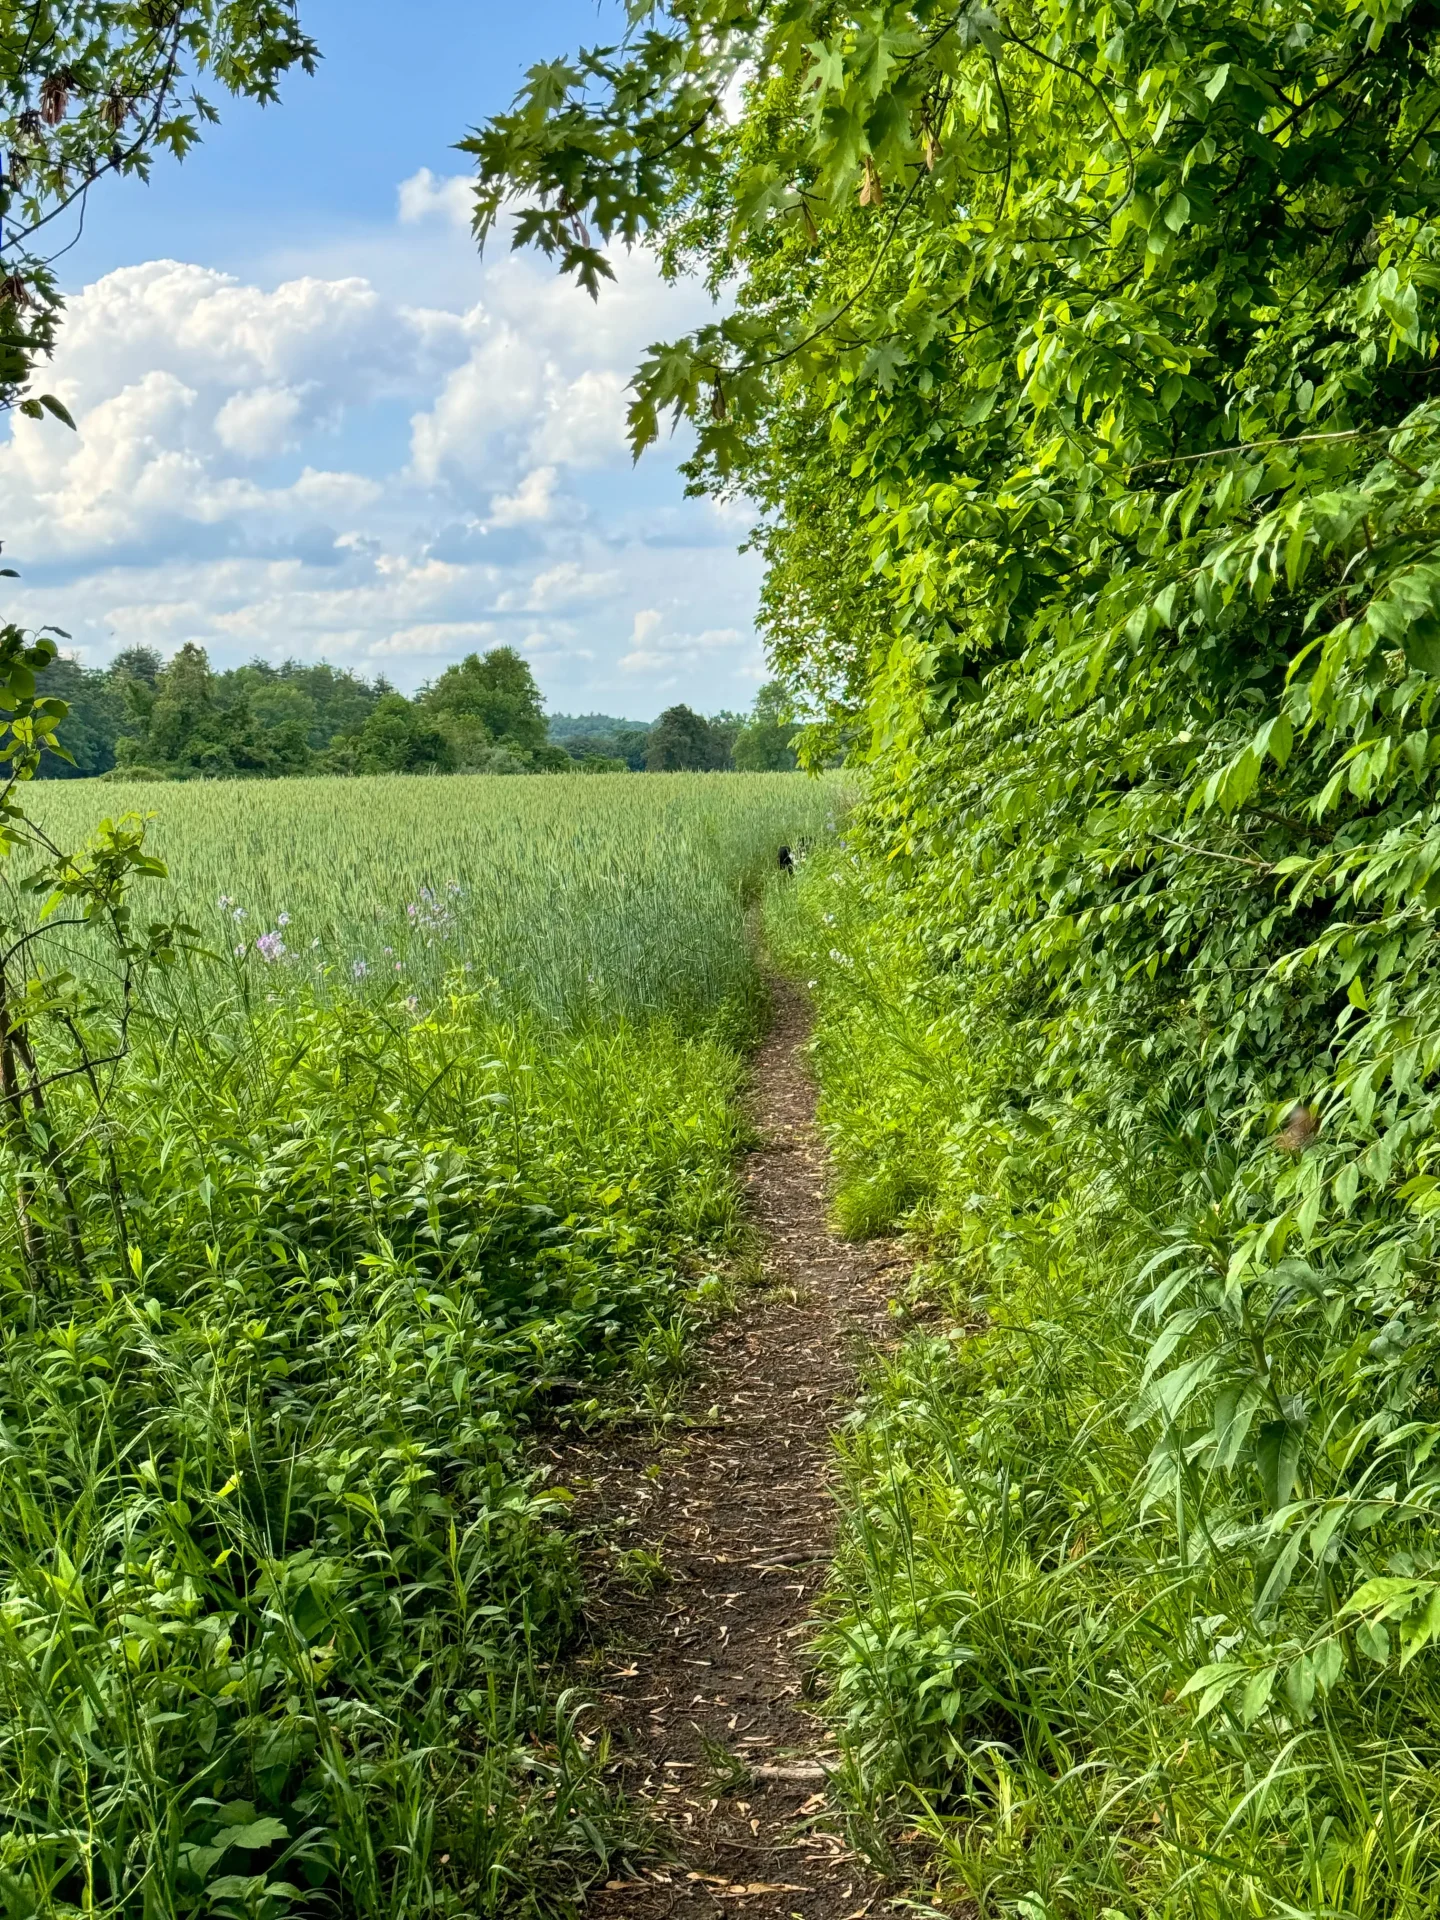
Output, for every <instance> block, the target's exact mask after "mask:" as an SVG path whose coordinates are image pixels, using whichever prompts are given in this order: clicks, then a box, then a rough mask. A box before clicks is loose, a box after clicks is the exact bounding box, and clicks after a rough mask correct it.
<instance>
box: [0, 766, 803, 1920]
mask: <svg viewBox="0 0 1440 1920" xmlns="http://www.w3.org/2000/svg"><path fill="white" fill-rule="evenodd" d="M102 794H103V804H104V806H105V808H106V810H107V811H118V810H119V809H121V808H123V806H124V805H125V803H126V802H127V800H128V799H130V798H131V797H132V796H129V795H127V794H125V793H124V792H123V790H121V791H117V790H116V789H114V788H113V787H111V788H106V789H103V790H99V789H93V788H92V789H88V790H87V789H86V788H84V787H81V786H78V785H77V786H74V787H69V788H60V787H52V788H49V789H47V790H44V791H42V792H38V793H36V795H35V798H36V801H37V811H38V812H39V813H40V814H41V816H42V817H43V819H44V820H45V823H46V825H47V826H48V827H49V828H50V829H51V830H52V831H61V830H63V829H64V828H65V827H66V826H67V825H69V826H72V827H75V826H78V825H79V824H80V823H82V822H83V821H85V820H86V819H87V818H88V817H89V815H88V808H89V807H90V806H91V805H93V803H94V801H95V800H96V799H97V798H101V797H102ZM134 797H136V798H139V799H142V800H143V801H144V802H145V803H147V804H151V805H154V806H155V808H156V810H157V812H158V815H159V817H158V819H157V821H156V823H155V831H156V839H157V842H158V844H159V846H160V848H161V850H162V851H163V852H164V854H165V855H166V857H167V858H168V859H169V861H170V863H171V865H172V868H173V872H174V880H173V883H171V884H170V885H169V886H168V887H167V886H163V885H156V886H154V887H153V888H151V889H150V896H149V900H148V902H146V901H145V900H144V895H143V894H142V893H140V892H137V896H136V906H137V912H138V913H140V914H142V915H143V914H145V913H152V914H158V913H161V912H171V913H174V912H182V913H188V914H189V915H190V916H191V917H193V918H194V919H195V920H196V921H197V923H200V924H201V925H202V927H203V929H204V931H205V932H206V936H207V942H206V943H207V946H208V947H209V948H210V950H211V952H212V953H213V954H214V955H215V956H216V957H206V955H205V954H196V955H191V956H190V957H189V959H188V960H187V962H186V963H185V964H184V965H183V966H182V967H181V968H180V969H178V970H177V971H176V973H174V974H172V975H168V976H164V977H155V978H153V979H152V981H151V983H150V986H149V987H148V988H147V991H146V994H145V995H144V996H143V997H142V999H141V1002H140V1003H139V1005H138V1006H137V1008H136V1010H135V1013H134V1015H133V1018H132V1021H131V1026H130V1031H129V1043H130V1044H129V1050H128V1054H127V1056H126V1058H125V1059H124V1061H123V1063H121V1064H120V1066H119V1067H118V1068H117V1069H116V1070H115V1072H114V1077H113V1080H110V1079H108V1078H107V1079H106V1080H103V1081H101V1082H99V1083H98V1092H99V1094H101V1095H103V1098H100V1099H98V1100H97V1097H96V1092H97V1089H95V1088H92V1086H91V1085H90V1082H89V1080H88V1079H87V1078H86V1076H84V1075H77V1076H75V1077H73V1078H71V1079H68V1080H64V1081H61V1082H59V1083H57V1084H56V1085H55V1086H54V1087H52V1088H51V1089H50V1090H49V1093H48V1096H47V1099H48V1105H47V1108H46V1111H45V1113H44V1115H43V1116H38V1117H36V1118H34V1119H31V1120H28V1121H27V1123H26V1127H25V1128H22V1129H19V1130H16V1129H14V1128H12V1129H11V1131H10V1133H9V1134H8V1136H7V1138H6V1144H5V1148H4V1151H5V1153H6V1155H7V1162H8V1164H7V1188H8V1191H9V1192H10V1194H11V1195H12V1211H11V1214H10V1217H9V1219H8V1221H7V1223H6V1234H5V1242H6V1245H5V1266H4V1272H3V1275H0V1287H3V1290H0V1904H3V1911H4V1912H5V1913H6V1914H7V1915H16V1916H20V1915H26V1916H28V1915H45V1916H52V1915H55V1916H58V1915H69V1914H73V1913H81V1912H84V1913H104V1914H114V1915H122V1914H123V1915H126V1916H129V1915H136V1916H139V1915H144V1916H145V1917H146V1920H150V1917H151V1916H171V1915H175V1916H181V1915H191V1914H194V1915H202V1914H203V1915H211V1914H216V1915H233V1916H236V1917H237V1920H238V1917H239V1916H242V1915H243V1916H253V1917H254V1920H282V1917H283V1916H285V1915H287V1914H306V1915H308V1914H312V1913H313V1914H317V1915H318V1914H321V1913H325V1914H336V1913H339V1914H347V1915H366V1916H377V1917H379V1916H385V1917H386V1920H392V1917H394V1916H400V1915H415V1916H417V1917H418V1916H421V1915H425V1916H429V1915H434V1914H444V1913H453V1914H456V1915H461V1914H464V1915H467V1916H468V1915H489V1914H496V1913H500V1912H502V1911H503V1912H512V1911H514V1912H536V1913H539V1912H546V1913H548V1912H558V1911H563V1910H567V1909H568V1907H569V1905H570V1903H571V1902H572V1900H573V1898H574V1897H575V1895H576V1894H577V1892H578V1890H579V1889H580V1888H582V1887H583V1886H584V1885H585V1884H587V1883H588V1882H589V1881H590V1880H592V1879H593V1878H594V1877H595V1876H596V1875H601V1876H603V1875H604V1874H605V1873H606V1872H607V1871H609V1870H610V1865H611V1861H612V1858H613V1857H614V1849H615V1848H616V1847H617V1846H620V1847H623V1845H624V1843H625V1838H626V1833H627V1816H626V1814H625V1812H624V1809H623V1808H621V1807H619V1806H617V1805H616V1804H615V1801H614V1798H613V1795H612V1793H611V1790H610V1787H609V1784H608V1780H607V1776H606V1772H605V1768H606V1753H605V1748H604V1743H603V1740H600V1739H598V1738H597V1737H596V1736H594V1735H593V1734H591V1733H590V1732H588V1731H587V1721H586V1718H585V1715H584V1714H583V1712H582V1711H581V1706H580V1702H579V1701H578V1700H577V1699H576V1698H575V1697H573V1696H569V1697H567V1696H565V1695H564V1693H563V1690H562V1686H561V1682H560V1680H559V1679H558V1677H557V1667H556V1662H557V1659H558V1657H559V1656H560V1654H561V1652H562V1651H563V1649H564V1646H565V1644H566V1638H567V1635H568V1634H569V1632H570V1630H571V1627H572V1624H573V1622H574V1619H575V1616H576V1609H577V1606H578V1604H579V1588H578V1581H577V1574H576V1568H575V1563H574V1559H573V1556H572V1554H571V1552H570V1549H569V1546H568V1544H567V1542H566V1538H565V1535H564V1531H563V1528H562V1527H560V1526H558V1525H557V1519H558V1516H559V1515H560V1513H561V1512H562V1510H563V1505H564V1494H563V1490H562V1489H557V1488H555V1487H553V1486H552V1485H550V1484H549V1482H548V1481H547V1480H546V1479H545V1477H544V1475H543V1474H541V1473H540V1472H538V1471H537V1470H536V1467H535V1465H534V1464H533V1462H532V1459H531V1456H530V1453H529V1451H528V1436H529V1434H530V1433H531V1432H532V1431H533V1430H534V1429H535V1427H536V1426H537V1425H539V1426H541V1427H543V1426H545V1425H546V1424H547V1423H551V1422H554V1421H556V1420H564V1421H567V1422H570V1423H575V1422H579V1423H581V1424H583V1423H585V1422H587V1421H603V1420H610V1419H615V1418H640V1419H643V1420H647V1421H649V1420H654V1419H659V1418H664V1417H666V1414H667V1408H668V1406H669V1405H670V1396H671V1395H672V1394H673V1390H674V1384H675V1381H676V1379H677V1378H678V1377H679V1376H680V1375H681V1374H682V1373H683V1368H684V1359H685V1351H686V1346H687V1342H688V1338H689V1335H690V1332H691V1330H692V1329H693V1327H694V1326H695V1325H696V1324H697V1322H698V1321H699V1320H700V1319H702V1318H703V1317H704V1316H705V1315H706V1314H707V1313H708V1312H710V1311H711V1310H712V1303H713V1302H714V1301H715V1300H717V1299H718V1298H719V1297H720V1296H721V1294H722V1292H723V1288H724V1282H723V1279H722V1277H721V1266H722V1263H723V1261H724V1259H725V1257H726V1254H727V1250H728V1248H729V1246H730V1244H731V1242H732V1239H733V1235H734V1231H735V1218H736V1215H735V1206H736V1190H735V1185H734V1180H733V1174H732V1161H733V1158H734V1155H735V1152H736V1148H737V1145H738V1142H739V1139H740V1135H741V1122H740V1119H739V1115H738V1111H737V1107H736V1102H735V1095H736V1089H737V1086H738V1082H739V1077H740V1073H741V1069H742V1056H741V1053H740V1051H739V1049H740V1046H741V1044H742V1043H743V1042H744V1041H745V1040H746V1038H747V1037H748V1036H749V1035H750V1034H751V1033H753V1031H754V1029H755V1023H756V1019H757V1015H758V1011H759V1008H760V1002H761V993H760V985H759V981H758V979H757V976H756V970H755V964H754V958H753V953H752V950H751V947H750V944H749V941H748V938H747V928H746V916H747V912H748V910H749V904H750V903H751V901H752V900H753V898H754V895H755V893H756V891H757V889H758V887H759V884H760V881H761V877H762V876H763V875H764V874H766V873H768V872H769V871H770V870H771V867H772V864H773V861H774V852H775V847H776V845H777V844H778V843H779V842H780V841H782V840H788V841H791V842H794V841H796V840H798V839H800V838H802V837H803V836H805V835H807V834H813V833H815V832H816V831H818V830H819V829H820V827H821V825H822V823H823V820H824V818H825V814H826V811H827V809H828V807H829V806H830V805H831V804H832V802H833V793H832V792H830V791H827V789H826V788H825V787H824V786H823V785H817V784H812V783H809V782H807V781H804V780H801V779H795V778H786V777H778V778H769V777H754V778H749V779H746V778H727V779H724V780H720V779H713V780H704V779H695V780H689V779H683V778H676V779H671V780H658V779H657V780H647V781H644V782H640V781H635V782H622V781H619V780H615V781H600V780H593V781H578V780H577V781H561V780H555V781H540V780H533V781H525V780H508V781H507V780H480V779H456V780H423V781H421V780H415V781H405V780H386V781H375V782H363V781H356V782H313V783H311V782H299V781H297V782H291V783H288V784H284V785H282V784H279V783H276V784H275V785H269V786H260V785H258V784H257V785H255V786H241V785H236V786H218V785H217V786H209V787H205V786H198V787H180V788H166V789H161V790H159V791H158V792H157V790H156V789H155V788H154V787H148V788H145V789H143V790H141V791H140V792H139V793H138V794H137V795H136V796H134ZM452 882H453V883H454V886H455V888H456V889H457V890H456V891H451V890H450V883H452ZM422 886H425V887H429V888H431V890H432V893H433V895H434V900H435V904H434V906H433V907H431V906H429V905H427V904H426V902H425V899H424V896H422V895H421V893H420V888H421V887H422ZM222 893H223V894H226V895H228V896H229V897H230V898H231V900H232V901H233V902H235V903H238V904H240V905H243V906H244V907H245V909H246V911H245V915H244V917H243V918H242V919H241V920H239V921H237V920H236V919H235V917H234V915H233V912H231V911H230V910H226V911H225V912H224V913H223V915H222V913H221V912H220V911H219V910H218V909H217V907H216V905H215V902H216V901H217V900H218V898H219V896H220V895H221V894H222ZM410 902H415V903H416V904H417V906H418V907H419V909H420V913H421V914H422V915H423V916H424V917H425V918H426V919H427V921H428V923H429V924H427V925H425V926H424V927H421V928H418V929H412V928H410V927H409V925H408V916H407V915H406V913H405V908H406V905H407V904H408V903H410ZM282 911H285V912H288V913H289V915H290V919H289V923H288V925H287V926H285V927H284V928H281V927H280V926H279V923H278V916H279V914H280V913H281V912H282ZM257 931H264V932H269V933H278V934H280V935H281V937H282V939H283V942H284V945H285V948H286V953H285V955H282V956H281V957H278V958H275V959H272V960H266V959H264V958H263V957H260V956H259V955H258V954H257V953H256V950H255V946H254V941H255V935H256V933H257ZM220 936H224V937H223V938H222V937H220ZM63 937H64V936H59V937H58V938H63ZM315 940H318V941H319V942H320V945H319V946H318V947H315V946H313V945H312V944H311V942H312V941H315ZM237 945H243V946H244V947H245V949H246V951H245V953H244V954H243V956H240V957H236V956H235V955H234V954H233V952H231V951H230V949H231V948H233V947H234V946H237ZM386 946H392V947H394V948H395V952H394V954H393V955H386V954H385V952H384V949H385V947H386ZM27 951H28V952H29V953H30V955H31V956H32V958H34V957H38V955H39V954H40V953H41V952H43V951H44V948H43V945H42V944H41V943H37V944H36V946H35V947H34V948H32V949H29V950H27ZM75 951H76V953H77V955H78V957H79V958H80V960H81V962H82V968H83V969H88V971H85V974H84V977H85V979H86V982H87V986H86V994H87V995H88V998H87V1001H86V1006H85V1009H84V1019H85V1020H86V1022H88V1025H89V1031H90V1034H91V1038H92V1041H93V1042H94V1043H95V1045H96V1046H97V1047H99V1048H100V1050H102V1051H103V1050H104V1049H103V1043H104V1042H105V1040H106V1038H107V1036H108V1038H109V1039H112V1040H113V1039H114V1038H115V1036H116V1033H117V1027H116V1018H117V1010H116V1009H115V1008H114V1007H113V1006H112V1005H110V1004H109V1003H108V1002H107V1000H106V998H105V992H104V976H103V972H102V971H101V970H100V969H98V968H97V967H96V966H95V964H94V962H95V951H94V949H93V944H92V945H90V946H87V945H86V944H85V943H84V942H81V943H80V944H79V946H77V948H76V950H75ZM357 959H364V960H365V961H366V963H367V964H366V968H365V970H364V972H363V975H362V977H361V978H359V979H356V977H355V972H356V969H355V965H354V963H355V961H356V960H357ZM397 959H398V961H399V970H398V971H397V970H396V967H395V961H396V960H397ZM387 963H388V964H387ZM97 983H98V984H97ZM57 1021H58V1016H51V1015H47V1014H45V1013H44V1012H41V1013H38V1014H37V1015H36V1016H35V1018H34V1021H33V1023H32V1025H31V1029H30V1031H31V1037H32V1040H33V1042H34V1044H35V1049H36V1053H37V1055H38V1056H39V1058H40V1060H41V1062H42V1065H45V1064H47V1063H63V1062H64V1061H65V1060H67V1059H70V1058H71V1057H72V1056H73V1036H71V1035H69V1034H68V1032H67V1031H66V1030H64V1029H63V1028H62V1027H61V1026H60V1025H59V1024H57ZM67 1049H68V1051H67ZM62 1172H63V1173H64V1175H65V1179H64V1181H63V1183H62V1180H61V1178H60V1175H61V1173H62ZM25 1191H28V1195H29V1198H28V1203H27V1204H28V1214H29V1219H30V1228H31V1244H30V1247H29V1249H28V1251H27V1250H26V1249H25V1247H23V1246H22V1242H21V1238H20V1235H19V1231H18V1223H17V1219H16V1216H15V1214H14V1211H13V1197H14V1196H18V1195H19V1194H21V1193H22V1192H25ZM67 1193H68V1204H67Z"/></svg>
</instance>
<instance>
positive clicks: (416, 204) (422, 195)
mask: <svg viewBox="0 0 1440 1920" xmlns="http://www.w3.org/2000/svg"><path fill="white" fill-rule="evenodd" d="M396 201H397V205H398V209H399V214H400V223H401V225H402V226H407V227H408V226H414V225H415V224H416V223H417V222H419V221H421V220H443V221H444V222H445V223H446V224H447V225H448V226H452V227H458V228H459V229H460V230H461V232H467V233H468V231H469V229H470V216H471V213H472V211H473V209H474V205H475V191H474V187H473V186H472V184H471V182H470V181H469V180H468V179H467V178H466V177H465V175H464V174H453V175H451V176H450V177H449V178H444V179H442V178H441V177H440V176H439V175H438V174H434V173H432V172H431V171H430V169H429V167H421V169H420V171H419V172H418V173H412V174H411V176H410V178H409V179H408V180H402V181H401V182H400V185H399V187H398V188H397V189H396Z"/></svg>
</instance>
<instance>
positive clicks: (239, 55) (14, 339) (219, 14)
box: [0, 0, 318, 423]
mask: <svg viewBox="0 0 1440 1920" xmlns="http://www.w3.org/2000/svg"><path fill="white" fill-rule="evenodd" d="M317 57H318V56H317V51H316V48H315V44H314V42H313V41H312V40H311V39H310V38H309V37H308V35H306V34H304V33H303V32H302V31H301V29H300V25H299V21H298V19H297V15H296V8H295V6H294V4H293V0H179V4H173V5H166V6H164V7H155V6H152V5H146V4H132V3H128V0H127V3H126V4H119V5H117V4H114V0H6V3H5V4H4V5H0V153H3V154H4V155H5V169H4V180H3V184H0V216H3V228H4V235H3V255H0V258H3V277H0V406H15V405H18V406H19V408H20V410H21V412H23V413H27V414H30V415H32V416H34V417H37V418H38V417H39V416H41V415H42V414H44V413H46V412H48V413H51V414H53V415H55V416H56V417H57V418H59V419H61V420H64V421H66V422H67V423H69V416H68V415H67V414H66V412H65V409H64V407H63V406H62V405H61V404H60V402H59V401H58V400H56V399H55V398H54V397H53V396H52V395H49V394H39V395H31V394H28V393H27V387H28V383H29V380H30V377H31V374H32V372H33V370H34V367H35V364H36V362H37V361H38V360H40V359H43V358H44V357H45V356H46V355H47V354H48V353H49V351H50V348H51V346H52V344H53V341H54V324H55V316H56V309H57V307H58V305H59V299H58V295H57V292H56V288H55V281H54V276H53V274H52V273H51V271H50V267H49V264H48V260H47V246H48V243H49V242H50V238H51V235H52V234H53V232H54V223H55V221H56V219H57V218H58V217H59V216H60V215H61V214H63V213H64V212H65V211H66V209H67V208H72V207H74V206H75V205H76V203H77V202H83V201H84V198H85V196H86V195H87V194H88V193H89V190H90V189H91V187H93V186H94V185H95V184H96V183H97V182H98V181H99V180H101V179H102V178H103V177H104V176H106V175H108V174H115V175H118V176H120V177H123V178H132V179H138V180H145V179H148V178H149V175H150V169H151V166H152V165H153V162H154V156H155V153H156V151H157V150H163V151H166V152H168V153H170V154H172V155H173V156H174V157H175V158H177V159H183V158H184V156H185V155H186V154H187V153H188V152H189V151H190V150H191V149H192V148H193V147H194V145H195V144H196V142H197V141H198V140H199V138H200V131H201V128H202V126H203V125H205V124H206V123H207V122H210V121H213V120H214V119H215V118H216V117H217V116H216V112H215V108H214V107H213V105H212V104H211V103H210V102H209V101H208V100H207V99H206V98H205V97H204V96H203V95H202V94H201V93H200V92H199V91H198V90H197V88H198V86H199V85H203V84H205V83H207V82H213V83H214V84H215V85H216V86H218V87H220V88H221V89H223V90H224V91H225V92H226V93H229V94H231V95H233V96H235V97H237V98H241V99H249V100H257V101H260V102H261V103H262V104H267V103H269V102H272V101H274V100H276V99H277V98H278V97H279V87H280V82H281V80H282V79H283V77H284V76H285V74H286V73H288V72H289V71H291V70H292V69H293V68H295V67H299V68H301V69H302V70H303V71H304V72H307V73H310V72H313V71H314V69H315V63H316V59H317ZM51 251H53V249H51Z"/></svg>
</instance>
